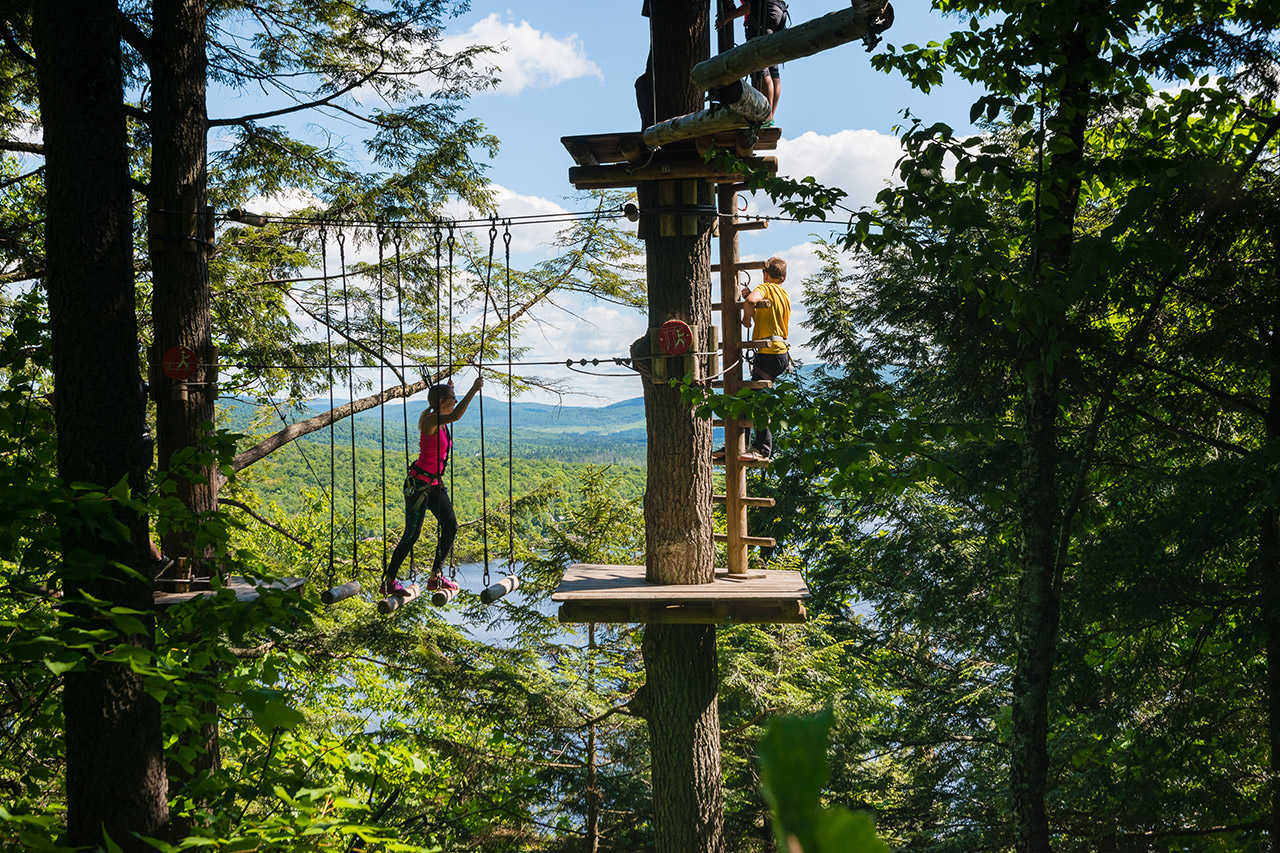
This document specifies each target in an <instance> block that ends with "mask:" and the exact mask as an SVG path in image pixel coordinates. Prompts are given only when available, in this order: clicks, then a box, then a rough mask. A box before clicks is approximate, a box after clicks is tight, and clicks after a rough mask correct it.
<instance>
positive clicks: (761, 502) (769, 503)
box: [711, 495, 777, 507]
mask: <svg viewBox="0 0 1280 853" xmlns="http://www.w3.org/2000/svg"><path fill="white" fill-rule="evenodd" d="M726 500H727V498H726V497H725V495H712V496H711V502H712V503H713V504H722V503H724V502H725V501H726ZM738 500H740V501H742V503H743V504H745V505H746V506H759V507H773V506H775V505H776V504H777V501H775V500H774V499H773V498H753V497H751V496H750V495H743V496H742V497H740V498H738Z"/></svg>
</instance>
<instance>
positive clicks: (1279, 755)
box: [1258, 240, 1280, 838]
mask: <svg viewBox="0 0 1280 853" xmlns="http://www.w3.org/2000/svg"><path fill="white" fill-rule="evenodd" d="M1275 263H1276V264H1277V266H1278V267H1280V240H1277V242H1276V260H1275ZM1276 276H1277V278H1280V269H1277V272H1276ZM1267 354H1268V362H1269V363H1268V365H1267V367H1268V369H1269V372H1270V382H1269V389H1268V391H1269V397H1270V399H1269V402H1268V405H1267V446H1268V447H1270V448H1274V447H1276V446H1277V445H1280V318H1277V319H1276V320H1275V321H1273V323H1272V326H1271V340H1270V341H1268V342H1267ZM1259 533H1260V535H1259V537H1258V545H1259V547H1258V551H1259V553H1258V580H1259V584H1260V586H1261V593H1262V595H1261V598H1262V626H1263V634H1264V635H1265V636H1266V644H1267V713H1268V734H1269V735H1270V742H1271V824H1270V825H1271V837H1272V838H1280V510H1278V509H1277V507H1276V504H1275V501H1274V500H1272V501H1270V502H1269V503H1268V504H1267V506H1266V508H1265V509H1264V510H1263V511H1262V529H1261V531H1260V532H1259Z"/></svg>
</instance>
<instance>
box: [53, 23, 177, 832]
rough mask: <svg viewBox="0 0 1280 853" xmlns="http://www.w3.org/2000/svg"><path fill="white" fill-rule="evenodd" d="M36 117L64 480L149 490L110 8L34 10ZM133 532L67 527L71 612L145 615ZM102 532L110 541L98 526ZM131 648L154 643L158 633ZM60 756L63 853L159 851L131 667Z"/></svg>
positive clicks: (148, 720)
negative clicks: (124, 610) (63, 759)
mask: <svg viewBox="0 0 1280 853" xmlns="http://www.w3.org/2000/svg"><path fill="white" fill-rule="evenodd" d="M33 23H34V29H33V45H34V47H35V51H36V56H37V74H38V81H39V89H40V113H41V118H42V122H43V125H44V143H45V144H44V148H45V167H46V168H45V182H46V186H47V199H48V219H47V223H46V231H45V234H46V251H47V254H48V265H47V275H46V279H45V287H46V288H47V290H48V296H49V321H50V330H51V335H52V343H53V373H54V382H55V389H56V393H57V409H56V414H55V418H56V424H57V431H58V473H59V475H60V476H61V477H62V479H63V480H64V481H89V482H93V483H97V484H100V485H104V486H113V485H115V484H116V483H118V482H119V481H120V480H122V479H125V478H127V479H128V480H129V482H130V484H131V485H132V486H133V488H134V489H135V490H137V489H139V488H141V486H142V484H143V482H144V479H143V478H144V474H145V471H146V469H147V467H148V466H149V465H150V461H151V460H150V457H151V452H150V451H151V446H150V442H149V440H147V439H146V438H144V434H145V428H146V426H145V417H144V415H145V401H144V398H143V392H142V378H141V375H140V373H139V370H138V329H137V320H136V316H135V303H134V281H133V244H132V219H133V215H132V189H131V186H130V178H129V160H128V153H127V150H126V147H125V113H124V101H123V76H122V70H121V52H120V26H119V23H118V19H117V12H116V4H115V3H114V2H110V0H66V2H60V3H36V4H34V21H33ZM114 515H115V517H116V520H117V521H119V522H120V524H121V525H122V530H124V531H127V533H126V534H124V535H120V536H112V535H110V534H109V533H105V532H98V530H95V529H89V528H88V527H87V526H85V525H67V526H66V527H64V529H63V531H62V542H63V589H64V594H65V597H66V601H67V602H68V605H67V606H68V612H69V613H70V614H71V617H72V619H73V620H74V621H75V622H79V623H81V624H82V626H83V623H85V622H88V623H90V624H89V625H87V626H84V627H93V628H100V627H104V625H102V624H97V623H96V620H95V618H94V616H93V613H92V611H91V610H90V609H89V608H87V607H79V606H76V605H75V603H74V602H75V601H76V599H77V597H78V596H77V593H78V592H80V591H84V592H87V593H90V594H92V595H94V596H96V597H97V598H100V599H103V600H105V601H106V602H108V604H109V605H112V606H121V607H129V608H136V609H138V610H149V609H150V607H151V585H150V583H148V581H147V579H146V578H144V577H140V576H134V575H131V574H127V573H125V572H123V571H120V570H119V569H116V568H114V567H113V563H116V562H118V563H121V564H124V565H128V566H133V567H142V566H143V565H144V564H145V561H146V559H147V557H148V547H147V520H146V518H145V516H142V515H140V514H138V513H136V512H131V511H129V510H128V509H125V508H122V507H119V506H118V505H117V508H116V509H115V511H114ZM99 529H101V528H99ZM146 627H147V632H146V633H145V634H144V635H132V636H129V637H127V638H125V641H126V642H129V643H133V644H135V645H142V646H146V645H150V644H151V643H152V642H153V641H154V636H153V635H154V631H153V629H152V626H151V625H150V624H148V625H147V626H146ZM62 704H63V711H64V714H65V718H66V719H65V724H66V750H67V770H66V786H67V838H66V841H67V843H69V844H71V845H74V846H81V845H85V846H88V845H93V846H95V847H96V846H97V845H99V844H102V843H103V833H104V831H105V832H106V833H107V834H108V835H109V836H110V837H111V839H112V840H113V841H114V842H115V843H116V844H118V845H119V846H120V847H121V848H122V849H124V850H126V851H135V850H137V851H141V850H151V849H152V848H151V847H150V846H147V845H144V844H142V843H141V842H139V841H137V840H135V839H134V837H133V836H132V834H131V833H133V832H137V833H141V834H144V835H151V836H156V835H161V834H162V833H163V832H164V828H165V824H166V823H167V820H168V808H167V804H166V780H165V773H164V761H163V755H162V749H161V732H160V707H159V705H158V704H157V703H156V701H155V700H154V699H152V698H151V697H150V696H149V695H148V694H147V693H146V692H145V691H144V689H143V681H142V678H141V676H139V675H137V674H135V673H134V672H133V671H132V670H131V669H130V668H129V666H128V665H127V664H126V665H122V664H115V663H112V664H107V663H100V662H99V663H90V664H89V665H88V667H87V668H86V669H85V670H84V671H79V672H72V673H68V674H67V676H66V680H65V686H64V690H63V700H62Z"/></svg>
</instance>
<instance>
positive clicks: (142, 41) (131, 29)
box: [116, 12, 154, 65]
mask: <svg viewBox="0 0 1280 853" xmlns="http://www.w3.org/2000/svg"><path fill="white" fill-rule="evenodd" d="M116 17H117V18H118V19H119V21H120V37H121V38H122V39H124V43H125V44H127V45H129V47H131V48H133V49H134V50H136V51H137V52H138V53H140V54H142V58H143V59H145V60H146V61H147V64H148V65H149V64H151V58H152V55H153V53H154V51H153V50H152V41H151V37H150V36H149V35H147V34H146V33H144V32H143V31H142V28H141V27H139V26H138V25H137V23H135V22H134V20H133V18H130V17H129V16H128V15H126V14H125V13H124V12H119V13H118V14H117V15H116Z"/></svg>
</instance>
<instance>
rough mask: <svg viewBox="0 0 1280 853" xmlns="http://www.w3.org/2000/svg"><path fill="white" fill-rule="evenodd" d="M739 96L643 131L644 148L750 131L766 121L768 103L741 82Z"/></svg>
mask: <svg viewBox="0 0 1280 853" xmlns="http://www.w3.org/2000/svg"><path fill="white" fill-rule="evenodd" d="M741 86H742V93H741V95H740V96H739V98H738V99H737V100H736V101H734V102H733V103H731V104H725V105H724V106H722V107H715V108H713V109H707V110H699V111H698V112H696V113H689V114H687V115H682V116H676V117H675V118H669V119H667V120H666V121H660V122H658V123H657V124H655V125H651V126H650V127H646V128H645V129H644V144H645V145H648V146H649V147H650V148H659V147H661V146H663V145H670V144H671V143H672V142H679V141H681V140H683V139H703V138H707V137H710V136H714V135H715V134H717V133H723V132H724V131H726V130H737V129H738V128H745V127H750V126H751V125H752V124H759V123H760V122H762V121H764V120H765V119H767V118H769V99H768V98H766V97H765V96H764V95H763V94H762V93H761V92H760V91H758V90H756V89H754V88H753V87H752V86H751V84H750V83H748V82H747V81H746V80H743V81H741Z"/></svg>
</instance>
